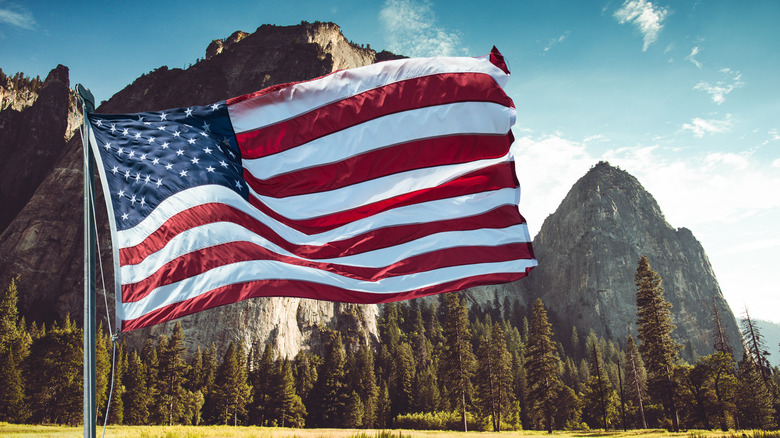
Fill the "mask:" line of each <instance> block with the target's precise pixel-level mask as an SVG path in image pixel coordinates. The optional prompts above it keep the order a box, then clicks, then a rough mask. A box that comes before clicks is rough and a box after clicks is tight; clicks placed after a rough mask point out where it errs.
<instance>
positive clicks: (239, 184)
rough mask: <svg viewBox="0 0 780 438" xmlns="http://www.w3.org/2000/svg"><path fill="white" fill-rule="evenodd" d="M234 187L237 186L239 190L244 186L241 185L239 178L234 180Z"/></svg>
mask: <svg viewBox="0 0 780 438" xmlns="http://www.w3.org/2000/svg"><path fill="white" fill-rule="evenodd" d="M236 187H237V188H238V190H241V189H243V188H244V186H242V185H241V181H239V180H236Z"/></svg>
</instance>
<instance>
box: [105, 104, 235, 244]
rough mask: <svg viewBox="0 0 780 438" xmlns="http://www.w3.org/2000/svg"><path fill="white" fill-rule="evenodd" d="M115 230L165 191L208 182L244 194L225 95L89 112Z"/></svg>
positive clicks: (131, 221)
mask: <svg viewBox="0 0 780 438" xmlns="http://www.w3.org/2000/svg"><path fill="white" fill-rule="evenodd" d="M89 120H90V122H91V124H92V127H93V131H94V134H95V139H96V140H97V146H98V149H100V156H101V157H102V161H103V166H104V174H105V176H106V179H107V183H108V187H109V190H110V191H111V202H112V204H113V208H114V217H115V219H116V227H117V230H125V229H128V228H131V227H133V226H134V225H136V224H138V223H139V222H141V221H142V220H143V219H144V218H145V217H146V216H148V215H149V213H151V212H152V210H154V208H155V207H157V205H159V204H160V202H162V201H163V200H165V199H166V198H167V197H169V196H171V195H172V194H174V193H176V192H180V191H182V190H185V189H188V188H191V187H195V186H201V185H205V184H219V185H222V186H225V187H229V188H231V189H233V190H235V191H236V192H238V193H239V194H241V196H243V197H244V198H246V197H247V194H248V189H247V185H246V183H245V182H244V178H243V177H242V172H243V169H242V167H241V157H240V153H239V151H238V146H237V144H236V138H235V135H234V133H233V129H232V125H231V123H230V118H229V116H228V113H227V106H226V104H225V102H224V101H222V102H219V103H215V104H214V105H209V106H192V107H189V108H179V109H173V110H166V111H160V112H148V113H138V114H123V115H111V114H90V115H89Z"/></svg>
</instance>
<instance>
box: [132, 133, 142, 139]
mask: <svg viewBox="0 0 780 438" xmlns="http://www.w3.org/2000/svg"><path fill="white" fill-rule="evenodd" d="M133 137H135V139H136V140H138V139H139V138H141V133H140V132H136V133H135V135H134V136H133Z"/></svg>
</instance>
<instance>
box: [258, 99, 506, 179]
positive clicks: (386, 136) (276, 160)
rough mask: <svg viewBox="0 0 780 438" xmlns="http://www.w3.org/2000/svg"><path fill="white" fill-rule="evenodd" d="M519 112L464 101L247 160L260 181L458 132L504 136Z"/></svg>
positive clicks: (373, 122) (384, 119) (397, 115)
mask: <svg viewBox="0 0 780 438" xmlns="http://www.w3.org/2000/svg"><path fill="white" fill-rule="evenodd" d="M514 118H515V109H514V108H509V107H505V106H503V105H499V104H496V103H492V102H461V103H453V104H447V105H439V106H434V107H428V108H420V109H415V110H410V111H404V112H400V113H395V114H389V115H387V116H384V117H380V118H377V119H373V120H369V121H367V122H365V123H361V124H359V125H356V126H352V127H350V128H347V129H344V130H341V131H337V132H334V133H332V134H330V135H327V136H324V137H320V138H318V139H316V140H313V141H311V142H309V143H306V144H303V145H300V146H298V147H295V148H292V149H288V150H286V151H283V152H280V153H278V154H273V155H270V156H266V157H263V158H256V159H245V160H243V165H244V168H245V169H247V170H249V171H250V172H251V173H252V174H253V175H254V176H255V177H256V178H258V179H268V178H272V177H274V176H277V175H281V174H285V173H289V172H294V171H296V170H302V169H307V168H310V167H315V166H321V165H323V164H328V163H335V162H339V161H342V160H345V159H347V158H351V157H354V156H357V155H360V154H364V153H366V152H369V151H373V150H377V149H383V148H386V147H388V146H392V145H396V144H401V143H408V142H411V141H415V140H422V139H426V138H435V137H443V136H450V135H456V134H487V135H505V134H506V133H508V132H509V130H510V128H511V127H512V125H513V124H514Z"/></svg>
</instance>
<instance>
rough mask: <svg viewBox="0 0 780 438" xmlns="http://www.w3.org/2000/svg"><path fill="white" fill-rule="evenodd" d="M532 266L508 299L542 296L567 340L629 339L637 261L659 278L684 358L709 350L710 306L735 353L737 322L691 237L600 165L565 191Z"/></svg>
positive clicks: (630, 182) (638, 188)
mask: <svg viewBox="0 0 780 438" xmlns="http://www.w3.org/2000/svg"><path fill="white" fill-rule="evenodd" d="M533 243H534V250H535V253H536V256H537V258H538V260H539V267H538V268H536V269H535V270H534V271H533V272H532V273H531V275H529V277H528V278H526V279H524V280H522V281H520V282H517V283H515V284H514V285H513V286H515V290H514V291H513V293H515V294H520V295H521V296H526V297H527V298H526V299H529V298H533V299H535V297H541V298H542V300H543V301H544V303H545V304H546V305H547V306H548V308H549V309H550V312H551V314H553V316H554V318H555V319H556V320H558V321H559V322H560V323H561V324H566V325H567V326H566V327H565V329H566V330H567V331H566V332H565V333H564V334H563V336H564V337H565V336H568V335H569V333H571V326H572V325H574V326H576V327H577V328H578V329H579V330H580V332H581V335H586V334H587V333H588V331H589V330H591V329H592V330H594V331H595V332H596V334H598V335H600V336H604V337H606V338H609V339H614V340H617V341H620V342H621V343H623V342H625V338H626V336H627V335H628V334H629V333H630V334H633V335H634V336H636V286H635V285H634V273H635V272H636V267H637V263H638V262H639V258H640V257H641V256H642V255H647V257H648V259H649V260H650V265H651V266H652V268H653V269H654V270H656V271H658V273H659V274H660V275H661V277H662V278H663V286H664V289H665V294H666V299H667V300H668V301H669V302H671V303H672V305H673V306H674V307H673V308H672V312H673V315H674V322H675V324H676V325H677V328H676V330H675V331H674V333H673V336H674V337H675V338H676V340H677V341H678V342H679V343H680V344H682V345H683V346H684V347H685V350H684V352H683V357H685V358H689V359H692V358H696V357H697V356H698V355H704V354H710V353H711V352H712V351H713V338H712V330H713V328H714V323H713V321H714V319H713V300H714V302H715V303H716V304H717V306H718V308H719V311H720V315H721V318H722V320H723V324H724V325H725V328H726V331H727V333H728V336H729V338H730V340H731V342H732V344H733V346H734V347H735V350H739V347H738V342H739V340H740V339H741V338H740V336H739V331H738V328H737V324H736V320H735V318H734V315H733V313H732V312H731V309H730V308H729V306H728V304H727V303H726V301H725V300H724V298H723V295H722V293H721V290H720V287H719V286H718V282H717V280H716V278H715V273H714V272H713V270H712V266H711V265H710V262H709V260H708V259H707V255H706V254H705V253H704V249H703V248H702V246H701V244H700V243H699V242H698V241H697V240H696V238H695V237H694V236H693V234H692V233H691V232H690V230H688V229H685V228H679V229H677V230H675V229H674V228H672V227H671V226H670V225H669V224H668V223H667V222H666V220H665V219H664V215H663V213H662V212H661V209H660V208H659V206H658V203H657V202H656V201H655V199H654V198H653V197H652V195H650V193H648V192H647V191H646V190H645V189H644V188H643V187H642V185H641V184H640V183H639V181H637V179H636V178H634V177H633V176H631V175H629V174H628V173H626V172H625V171H622V170H620V169H617V168H615V167H612V166H610V165H609V164H608V163H604V162H601V163H599V164H597V165H596V166H594V167H593V168H591V170H590V171H589V172H588V173H587V174H586V175H585V176H583V177H582V178H581V179H580V180H579V181H577V183H576V184H574V186H573V187H572V188H571V190H570V191H569V193H568V195H567V196H566V198H565V199H564V200H563V202H562V203H561V205H560V206H559V207H558V209H557V210H556V211H555V213H553V214H552V215H550V216H549V217H548V218H547V219H546V220H545V221H544V224H543V225H542V228H541V231H540V232H539V234H538V235H537V236H536V237H535V238H534V242H533Z"/></svg>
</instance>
